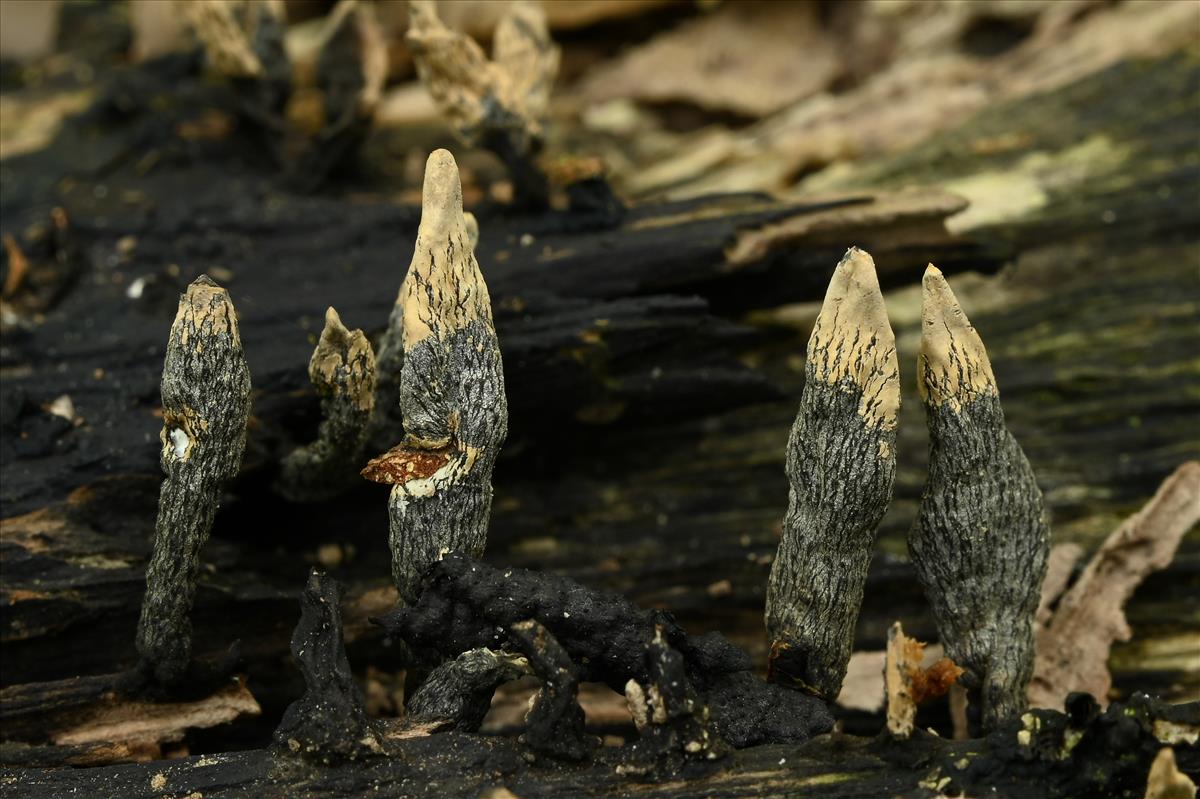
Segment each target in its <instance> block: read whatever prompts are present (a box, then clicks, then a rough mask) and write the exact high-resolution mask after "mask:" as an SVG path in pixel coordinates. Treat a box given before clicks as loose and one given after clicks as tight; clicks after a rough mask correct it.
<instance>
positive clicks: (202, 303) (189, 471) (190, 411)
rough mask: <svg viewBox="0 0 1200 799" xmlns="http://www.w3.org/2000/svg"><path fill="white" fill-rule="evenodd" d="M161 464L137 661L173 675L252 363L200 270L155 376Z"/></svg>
mask: <svg viewBox="0 0 1200 799" xmlns="http://www.w3.org/2000/svg"><path fill="white" fill-rule="evenodd" d="M162 404H163V428H162V433H161V439H162V452H161V463H162V469H163V472H165V473H166V476H167V477H166V479H165V480H164V481H163V484H162V490H161V491H160V494H159V502H158V521H157V524H156V525H155V533H154V553H153V555H152V556H151V558H150V564H149V566H148V567H147V570H146V596H145V598H144V599H143V601H142V613H141V618H140V620H139V622H138V630H137V651H138V654H139V655H140V656H141V658H142V663H143V666H144V667H145V668H146V669H147V670H148V671H150V672H151V673H152V674H153V676H154V677H155V679H157V680H158V681H159V682H161V683H163V684H172V683H176V682H178V681H179V680H180V679H181V678H182V677H183V676H184V674H185V673H186V671H187V667H188V663H189V661H190V659H191V621H190V619H189V617H188V614H189V613H190V611H191V607H192V599H193V597H194V595H195V591H196V576H197V571H198V568H199V562H200V550H201V548H202V547H203V546H204V543H205V542H206V541H207V540H208V534H209V530H210V528H211V527H212V523H213V517H214V515H215V514H216V511H217V505H218V504H219V501H220V496H221V486H222V484H223V483H224V482H225V481H226V480H229V479H231V478H232V477H234V476H235V475H236V474H237V472H238V468H239V467H240V466H241V462H242V451H243V449H244V448H245V442H246V421H247V419H248V417H249V414H250V371H249V369H248V367H247V365H246V356H245V353H244V352H243V351H242V342H241V337H240V335H239V333H238V324H237V315H236V313H235V311H234V308H233V303H232V302H230V299H229V294H228V293H227V292H226V291H225V290H224V289H223V288H221V287H220V286H218V285H217V284H216V283H214V282H213V281H212V280H210V279H209V278H208V277H200V278H198V279H197V280H196V281H195V282H193V283H192V284H191V286H189V287H188V290H187V293H185V294H184V295H183V296H182V297H180V299H179V311H178V313H177V314H176V316H175V322H174V324H173V325H172V326H171V334H170V338H169V339H168V342H167V354H166V359H165V362H164V364H163V375H162Z"/></svg>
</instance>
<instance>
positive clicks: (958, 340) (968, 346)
mask: <svg viewBox="0 0 1200 799" xmlns="http://www.w3.org/2000/svg"><path fill="white" fill-rule="evenodd" d="M921 288H922V301H921V350H920V354H919V355H918V357H917V387H918V389H919V390H920V393H921V399H922V400H924V401H925V402H926V403H928V404H932V405H942V404H944V403H947V402H949V403H950V404H951V407H953V408H955V409H957V408H959V407H961V406H962V404H963V403H965V402H970V401H971V400H973V399H975V398H976V397H979V396H981V395H984V394H991V395H994V394H996V393H997V392H996V378H995V376H994V375H993V374H992V364H991V361H989V360H988V355H987V350H986V349H984V346H983V341H982V339H980V338H979V333H977V332H976V331H975V328H974V327H973V326H972V325H971V320H969V319H968V318H967V315H966V314H965V313H963V310H962V307H961V306H960V305H959V304H958V299H957V298H956V297H955V296H954V292H953V291H951V290H950V284H949V283H947V282H946V278H945V277H943V276H942V273H941V271H940V270H938V268H937V267H935V266H934V265H933V264H930V265H929V266H928V267H926V269H925V276H924V278H923V279H922V281H921Z"/></svg>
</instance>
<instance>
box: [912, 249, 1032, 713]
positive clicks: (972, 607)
mask: <svg viewBox="0 0 1200 799" xmlns="http://www.w3.org/2000/svg"><path fill="white" fill-rule="evenodd" d="M923 288H924V302H923V308H922V336H921V349H920V355H919V357H918V363H917V371H918V381H919V383H918V385H919V388H920V394H921V399H922V401H923V403H924V405H925V412H926V418H927V421H928V425H929V439H930V448H929V477H928V482H927V483H926V486H925V490H924V493H923V495H922V497H921V509H920V513H919V515H918V517H917V520H916V522H915V524H914V526H913V528H912V531H911V532H910V534H909V539H908V546H909V552H910V554H911V557H912V562H913V565H914V566H915V567H916V570H917V575H918V577H919V578H920V580H921V582H922V584H923V585H924V586H925V592H926V595H927V596H928V598H929V602H930V604H931V606H932V607H933V613H934V617H935V619H936V621H937V627H938V633H939V636H940V638H941V641H942V644H943V646H944V647H945V649H946V654H947V655H948V656H949V657H950V658H951V659H952V660H954V662H955V663H957V664H958V665H959V666H961V667H963V668H965V669H966V670H967V672H966V674H965V675H964V677H963V682H964V683H965V684H966V685H967V687H968V688H971V689H978V691H979V692H980V698H981V700H982V720H983V726H984V728H985V729H989V730H990V729H994V728H995V727H996V725H997V724H999V723H1000V722H1002V721H1004V720H1005V719H1008V718H1011V717H1013V716H1016V715H1018V714H1020V713H1021V712H1022V711H1023V710H1024V709H1025V704H1026V702H1025V692H1026V686H1027V685H1028V683H1029V679H1030V676H1031V674H1032V670H1033V654H1034V653H1033V618H1034V613H1035V611H1036V610H1037V604H1038V598H1039V595H1040V593H1041V585H1042V579H1043V578H1044V576H1045V572H1046V558H1047V556H1048V554H1049V550H1050V535H1049V529H1048V527H1047V525H1046V521H1045V518H1044V512H1043V507H1042V494H1041V491H1040V490H1039V489H1038V486H1037V481H1036V480H1035V478H1034V474H1033V469H1032V468H1031V467H1030V465H1029V461H1028V460H1027V459H1026V458H1025V454H1024V452H1022V451H1021V447H1020V445H1019V444H1017V442H1016V440H1015V439H1014V438H1013V437H1012V435H1011V434H1010V433H1009V432H1008V428H1007V427H1006V426H1005V423H1004V411H1003V410H1001V407H1000V397H999V394H998V392H997V389H996V379H995V377H994V376H993V374H992V367H991V364H990V362H989V360H988V357H987V352H986V350H985V349H984V346H983V342H982V341H981V340H980V338H979V335H978V333H976V331H975V329H974V328H973V327H972V326H971V323H970V321H969V320H968V319H967V317H966V315H965V314H964V313H963V312H962V309H961V308H960V307H959V305H958V302H957V300H956V299H955V297H954V294H953V293H952V292H951V291H950V287H949V285H948V284H947V283H946V281H945V279H944V278H943V277H942V275H941V272H939V271H938V270H937V269H935V268H933V267H932V266H931V267H929V269H928V270H927V271H926V274H925V279H924V286H923Z"/></svg>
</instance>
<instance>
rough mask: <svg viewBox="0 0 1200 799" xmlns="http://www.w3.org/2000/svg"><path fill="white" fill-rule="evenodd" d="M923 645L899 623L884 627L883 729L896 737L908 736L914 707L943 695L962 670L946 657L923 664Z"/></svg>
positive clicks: (911, 726) (913, 717)
mask: <svg viewBox="0 0 1200 799" xmlns="http://www.w3.org/2000/svg"><path fill="white" fill-rule="evenodd" d="M924 658H925V644H923V643H921V642H920V641H917V640H915V639H913V638H909V637H908V636H907V635H905V634H904V628H903V627H901V626H900V622H896V623H894V624H893V625H892V626H891V627H890V628H888V648H887V659H886V661H885V665H884V683H885V686H886V689H887V729H888V732H889V733H891V734H892V735H894V736H895V737H897V738H908V737H909V736H910V735H912V731H913V723H914V721H915V720H916V717H917V706H918V705H920V704H922V703H924V702H925V701H927V700H929V699H935V698H937V697H939V696H944V695H945V694H946V692H947V691H949V690H950V688H951V687H952V686H953V685H954V682H955V680H957V679H958V678H959V677H960V676H961V675H962V673H963V670H962V669H961V668H959V667H958V666H956V665H955V664H954V661H952V660H950V659H949V658H945V657H944V658H941V659H940V660H938V661H937V662H935V663H933V664H931V665H930V666H929V667H927V668H926V667H924V666H923V665H922V664H923V661H924Z"/></svg>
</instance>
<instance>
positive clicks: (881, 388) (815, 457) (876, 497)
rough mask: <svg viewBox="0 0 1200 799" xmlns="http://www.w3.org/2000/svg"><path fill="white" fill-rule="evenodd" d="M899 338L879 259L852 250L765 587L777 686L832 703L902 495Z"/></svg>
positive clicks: (809, 366)
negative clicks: (896, 498) (880, 541)
mask: <svg viewBox="0 0 1200 799" xmlns="http://www.w3.org/2000/svg"><path fill="white" fill-rule="evenodd" d="M899 408H900V388H899V370H898V367H897V362H896V339H895V336H894V335H893V334H892V328H891V326H890V325H889V324H888V319H887V312H886V310H885V309H884V304H883V294H882V293H881V292H880V290H879V280H878V278H877V277H876V275H875V263H874V261H872V260H871V256H870V255H868V254H867V253H865V252H863V251H862V250H860V249H857V248H854V247H852V248H850V250H848V251H847V252H846V255H845V257H843V258H842V260H841V263H839V264H838V266H837V269H836V270H835V271H834V273H833V278H832V279H831V280H830V282H829V289H828V291H827V292H826V294H825V302H824V304H823V305H822V307H821V313H820V315H819V316H818V317H817V321H816V325H815V326H814V327H813V332H812V336H811V338H810V339H809V341H808V360H807V363H806V365H805V383H804V392H803V394H802V395H801V398H800V410H799V412H798V413H797V414H796V421H795V423H794V424H793V425H792V431H791V436H790V438H789V439H788V449H787V474H788V482H789V484H790V486H791V490H790V495H789V501H788V512H787V516H786V518H785V519H784V524H783V537H782V539H781V540H780V542H779V550H778V553H777V554H776V556H775V561H774V563H773V564H772V566H771V578H770V583H769V584H768V586H767V612H766V623H767V634H768V636H769V640H770V643H771V654H770V660H769V672H770V678H771V679H772V680H774V681H776V682H781V683H785V684H791V685H795V686H796V687H799V688H802V689H804V690H807V691H810V692H812V693H815V694H818V695H819V696H823V697H825V698H827V699H830V700H832V699H834V698H835V697H836V696H837V694H838V691H839V690H840V689H841V685H842V679H843V678H844V677H845V676H846V666H847V664H848V663H849V661H850V652H851V649H852V645H853V642H854V624H855V621H856V620H857V618H858V610H859V605H860V604H861V603H862V594H863V586H864V585H865V583H866V579H867V567H868V566H869V564H870V562H871V550H872V547H873V545H874V541H875V527H876V526H877V525H878V524H879V520H880V519H881V518H882V517H883V514H884V511H886V510H887V506H888V503H889V502H890V501H891V498H892V483H893V480H894V479H895V475H896V453H895V442H896V413H897V412H898V411H899Z"/></svg>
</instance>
